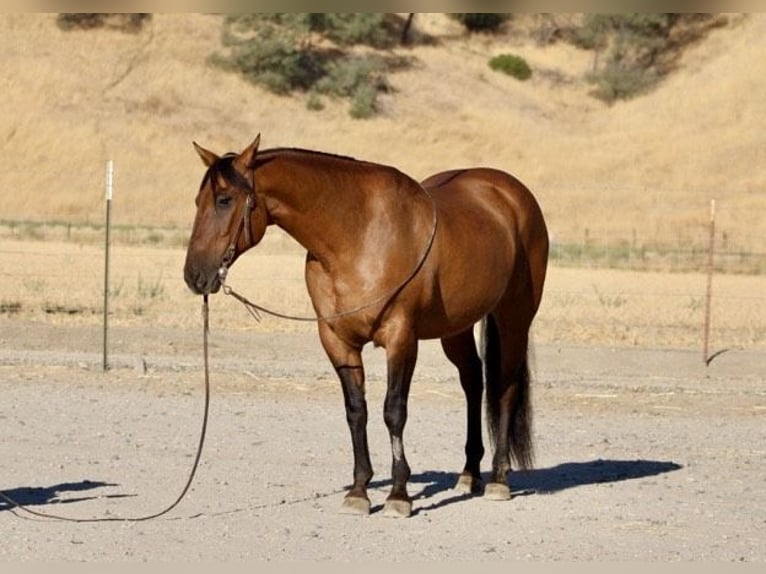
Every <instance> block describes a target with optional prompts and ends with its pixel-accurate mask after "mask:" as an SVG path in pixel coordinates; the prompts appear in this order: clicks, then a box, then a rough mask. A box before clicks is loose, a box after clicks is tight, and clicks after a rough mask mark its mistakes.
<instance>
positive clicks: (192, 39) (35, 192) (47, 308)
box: [0, 14, 766, 348]
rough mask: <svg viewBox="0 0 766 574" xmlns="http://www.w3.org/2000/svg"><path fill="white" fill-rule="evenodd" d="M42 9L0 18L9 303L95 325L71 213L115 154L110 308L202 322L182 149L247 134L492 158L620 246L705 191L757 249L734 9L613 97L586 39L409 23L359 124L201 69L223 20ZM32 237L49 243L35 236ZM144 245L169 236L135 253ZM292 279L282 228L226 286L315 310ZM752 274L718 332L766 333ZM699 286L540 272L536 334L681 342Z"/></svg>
mask: <svg viewBox="0 0 766 574" xmlns="http://www.w3.org/2000/svg"><path fill="white" fill-rule="evenodd" d="M54 20H55V16H54V15H50V14H48V15H46V14H5V15H0V47H1V48H2V50H3V54H4V69H3V76H4V86H3V96H4V98H5V105H6V109H7V110H13V113H6V114H3V116H2V118H0V143H1V144H2V146H3V152H4V153H3V159H2V162H3V163H2V170H0V183H1V184H2V187H3V190H4V192H3V210H2V214H1V215H0V217H2V219H3V220H5V221H16V222H21V223H20V224H19V226H17V227H16V228H15V229H14V231H13V234H14V236H15V237H16V238H15V239H13V240H8V239H0V260H1V263H2V269H3V270H4V271H3V275H4V276H3V281H2V283H1V285H2V288H1V289H0V316H1V317H8V316H14V317H26V318H34V319H40V318H43V319H45V320H51V321H58V320H66V321H81V322H86V323H88V324H90V323H93V324H94V325H95V324H97V323H98V322H99V321H100V313H101V302H102V294H101V292H102V287H103V286H102V283H101V282H102V279H101V266H102V265H103V252H102V249H103V248H102V247H101V246H100V245H99V244H98V242H97V241H96V242H93V232H92V231H90V232H89V231H88V230H87V227H81V225H82V224H83V223H85V224H87V223H94V224H98V223H101V221H102V220H103V212H104V205H103V197H102V196H103V191H102V190H103V179H104V173H103V172H104V164H105V161H106V160H107V159H110V158H111V159H113V160H114V161H115V164H116V174H115V183H116V189H115V200H114V205H113V222H114V223H115V225H117V226H122V227H119V229H120V230H121V231H120V232H119V233H120V234H122V235H120V236H119V237H118V242H117V245H116V247H115V253H114V261H115V263H114V272H113V289H114V290H115V293H114V297H113V306H114V307H113V318H114V321H115V322H117V323H120V322H123V323H129V322H138V321H146V320H151V321H153V322H156V323H158V324H169V325H178V326H191V325H195V326H196V325H197V323H198V301H197V300H196V299H195V298H194V297H192V296H191V295H190V294H189V293H188V291H187V290H186V288H185V286H184V284H183V281H182V279H181V267H182V265H183V249H182V241H183V238H184V237H185V235H186V230H187V229H188V228H189V226H190V223H191V220H192V218H193V214H194V203H193V197H194V194H195V192H196V189H197V186H198V184H199V179H200V177H201V175H202V166H201V165H200V164H199V160H198V159H197V157H196V155H195V154H194V152H193V150H192V147H191V142H192V141H193V140H195V141H198V142H200V143H202V144H203V145H205V146H207V147H209V148H211V149H214V150H221V151H226V150H230V149H236V148H241V147H243V146H244V145H245V144H246V143H248V142H249V140H250V139H251V138H252V137H254V136H255V134H256V133H258V132H261V133H262V134H263V142H264V146H266V147H272V146H281V145H286V146H301V147H308V148H315V149H321V150H325V151H332V152H337V153H344V154H350V155H354V156H356V157H360V158H364V159H369V160H372V161H377V162H380V163H387V164H393V165H396V166H398V167H399V168H400V169H402V170H403V171H405V172H407V173H410V174H411V175H412V176H413V177H416V178H423V177H425V176H427V175H429V174H431V173H433V172H436V171H439V170H442V169H445V168H452V167H458V166H469V165H478V164H482V165H490V166H495V167H500V168H504V169H506V170H508V171H510V172H512V173H514V174H515V175H517V176H518V177H520V178H521V179H522V180H523V181H525V182H526V183H527V184H528V185H529V186H530V187H531V188H532V189H533V190H534V191H535V193H536V194H537V196H538V197H539V199H540V201H541V203H542V206H543V209H544V212H545V214H546V217H547V220H548V223H549V227H550V231H551V235H552V237H553V238H554V240H558V241H579V240H580V239H581V238H582V236H583V233H584V230H585V229H588V230H589V232H590V233H591V234H592V236H593V237H601V236H606V234H609V237H611V238H613V239H615V240H616V239H620V238H621V239H628V240H631V239H632V238H634V234H635V235H637V236H638V239H639V241H641V240H646V239H648V238H651V239H659V240H662V239H663V238H665V241H666V242H668V243H670V244H671V245H674V244H675V243H676V242H677V241H678V240H679V238H689V239H690V240H693V241H699V240H701V241H703V242H704V240H705V238H706V233H707V231H706V222H707V215H708V203H709V200H710V198H711V197H715V198H716V199H717V200H718V206H719V207H718V229H719V232H722V233H723V232H725V233H726V234H727V237H728V241H729V243H730V246H736V247H739V248H742V249H747V250H752V251H761V252H763V251H764V244H765V243H766V217H764V213H766V209H765V208H766V193H764V191H766V167H764V163H763V158H764V157H766V147H764V146H765V144H764V141H765V140H764V138H763V133H762V132H763V130H762V128H763V126H762V124H763V121H762V119H763V118H764V117H766V59H764V58H763V57H762V55H763V52H764V49H765V48H766V16H764V15H760V14H753V15H750V16H748V17H746V18H742V17H739V16H732V17H731V19H730V23H729V24H728V25H727V26H726V27H724V28H721V29H718V30H715V31H714V32H712V33H711V35H710V36H709V37H708V38H707V39H706V40H705V41H704V42H702V43H700V44H698V45H696V46H695V47H694V48H692V49H691V50H689V51H688V52H687V53H686V54H685V56H684V58H683V59H682V61H681V66H680V70H679V71H678V72H677V73H676V74H674V75H673V76H672V77H671V78H669V79H668V80H667V81H666V82H665V83H664V84H663V85H661V86H660V87H659V89H657V90H656V91H655V92H653V93H651V94H649V95H647V96H644V97H641V98H639V99H636V100H632V101H629V102H623V103H618V104H616V105H614V106H611V107H608V106H606V105H604V104H603V103H601V102H599V101H598V100H595V99H593V98H591V97H590V96H589V95H588V90H589V89H590V87H589V86H588V85H587V84H585V83H584V82H583V81H582V79H581V78H582V76H583V72H584V71H586V70H587V69H588V68H589V66H590V65H591V59H590V58H591V56H590V55H589V54H588V53H586V52H583V51H578V50H576V49H573V48H570V47H567V46H564V45H562V44H555V45H551V46H540V45H538V44H537V43H536V42H535V41H534V40H533V39H532V38H530V37H528V36H526V35H524V34H523V33H515V34H512V35H510V36H508V37H507V38H505V39H502V40H498V39H494V40H491V39H489V38H487V37H485V36H474V37H465V36H463V35H462V33H461V31H460V29H459V27H458V26H457V25H456V24H454V23H450V21H448V20H446V19H445V18H444V17H443V16H440V15H420V16H419V17H418V20H419V22H418V25H419V26H420V28H421V30H425V31H427V32H428V33H430V34H432V35H433V36H434V37H435V38H436V40H437V45H418V46H416V47H414V48H412V49H398V50H397V53H398V54H399V55H403V56H406V57H410V58H413V59H414V61H415V65H414V66H412V67H411V68H409V69H405V70H402V71H399V72H397V73H395V74H393V75H392V76H391V77H390V80H391V83H392V84H393V86H394V88H395V93H394V94H393V95H390V96H385V97H384V98H383V107H384V113H383V114H382V115H381V116H380V117H377V118H374V119H371V120H367V121H356V120H352V119H351V118H349V117H348V114H347V109H346V104H345V103H338V104H333V103H329V104H328V105H327V107H326V109H325V110H324V111H322V112H320V113H317V112H311V111H308V110H307V109H306V107H305V101H304V100H303V99H297V98H296V99H291V98H283V97H277V96H274V95H271V94H267V93H265V92H263V91H261V90H259V89H258V88H256V87H254V86H252V85H250V84H248V83H246V82H244V81H243V80H241V79H239V78H238V77H236V76H234V75H230V74H227V73H224V72H222V71H220V70H217V69H215V68H212V67H210V66H208V65H207V64H206V58H207V57H208V55H210V53H212V52H213V51H214V50H215V49H216V48H217V46H218V44H219V40H218V35H219V31H220V17H219V16H214V15H190V14H158V15H154V17H153V19H152V21H151V23H150V24H149V26H148V28H147V30H146V31H145V32H143V33H141V34H137V35H135V34H122V33H119V32H116V31H109V30H95V31H88V32H77V31H75V32H62V31H61V30H59V29H58V28H57V27H56V25H55V21H54ZM522 24H523V22H522ZM502 52H513V53H517V54H520V55H522V56H523V57H524V58H525V59H526V60H527V61H528V62H529V63H530V64H531V65H532V67H533V68H534V71H535V72H534V75H533V77H532V78H531V79H530V80H529V81H527V82H518V81H516V80H514V79H512V78H509V77H507V76H504V75H502V74H497V73H493V72H492V71H491V70H490V69H489V67H488V66H487V61H488V60H489V58H490V57H491V56H493V55H496V54H498V53H502ZM35 221H60V222H65V223H75V224H78V225H75V226H73V227H67V226H62V227H60V228H56V229H57V231H56V233H57V234H59V235H58V236H54V237H51V235H50V234H51V231H50V228H48V229H46V230H44V231H41V230H40V228H36V227H33V226H30V225H29V222H35ZM139 226H147V227H146V228H141V227H139ZM154 228H160V229H154ZM173 228H176V230H175V231H174V230H173ZM7 230H8V226H7V225H6V226H3V233H6V234H7ZM78 234H80V236H78ZM54 235H55V234H54ZM62 235H64V236H62ZM125 235H127V239H126V238H125ZM38 236H40V237H38ZM43 236H45V237H46V238H48V239H50V240H51V241H48V242H40V241H39V239H40V238H41V237H43ZM136 237H138V239H136ZM179 238H180V239H179ZM136 242H138V243H142V242H143V243H145V244H150V245H151V244H158V245H161V246H162V247H140V246H128V245H127V243H136ZM301 277H302V256H301V254H300V253H299V252H297V251H296V250H295V249H294V248H293V247H290V246H289V242H287V241H286V240H284V239H283V238H282V237H280V236H278V235H274V236H273V237H271V238H270V239H268V240H267V243H266V244H265V245H264V246H262V248H261V249H259V250H258V253H257V254H255V253H254V254H253V255H252V256H249V257H246V258H244V259H242V260H241V261H240V262H239V263H238V264H237V266H236V268H235V269H234V270H233V273H232V279H231V280H232V282H234V283H235V284H236V285H241V286H242V287H243V290H245V291H246V292H247V293H248V294H251V293H252V294H253V296H254V297H257V298H258V300H259V301H262V302H263V303H266V304H272V305H274V306H275V307H277V308H282V309H284V308H289V309H290V310H291V311H292V312H299V313H300V312H303V311H305V312H306V313H308V311H309V306H308V299H307V296H306V294H305V288H304V287H303V283H302V278H301ZM764 287H766V286H765V285H764V278H763V276H754V277H719V278H716V288H717V295H718V298H717V299H716V308H715V309H714V321H713V330H714V331H713V340H714V344H715V345H717V346H719V347H722V346H729V347H730V346H742V347H748V348H750V347H755V348H764V346H766V335H765V333H764V331H765V329H764V325H766V317H764V308H766V306H765V305H763V299H759V298H758V297H759V296H760V297H762V295H761V294H762V293H764V292H766V289H764ZM703 296H704V277H703V276H702V275H699V274H685V275H681V274H676V275H667V274H659V273H636V272H631V271H596V270H578V269H563V268H557V267H553V268H552V270H551V273H550V279H549V284H548V290H547V292H546V297H545V300H544V304H543V308H542V309H541V313H540V317H539V321H538V322H537V324H536V327H535V329H536V337H537V339H538V340H542V341H549V342H554V341H568V342H579V343H584V344H591V343H597V344H620V345H643V346H675V347H679V346H680V347H694V346H697V345H698V344H700V343H699V341H700V331H701V324H702V315H701V313H702V311H701V309H702V308H701V301H702V297H703ZM215 307H216V308H217V309H216V314H215V321H218V322H220V324H225V325H227V326H233V327H238V328H248V329H267V330H274V329H285V328H287V329H312V328H313V327H311V326H305V325H300V324H291V323H286V324H283V323H279V322H275V321H271V320H269V321H266V322H264V323H263V324H261V325H254V324H252V323H251V321H250V319H249V317H248V316H247V314H246V313H245V312H244V311H243V310H242V309H241V308H240V307H238V306H237V305H235V303H234V302H233V301H230V300H223V298H220V297H219V298H217V299H216V300H215Z"/></svg>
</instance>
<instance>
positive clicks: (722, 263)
mask: <svg viewBox="0 0 766 574" xmlns="http://www.w3.org/2000/svg"><path fill="white" fill-rule="evenodd" d="M748 239H749V243H750V244H751V245H760V246H763V249H752V248H750V247H744V246H742V245H739V244H737V243H734V242H732V241H731V240H730V238H729V234H728V233H727V232H726V231H725V230H724V231H720V232H716V234H715V243H714V250H713V268H714V271H715V272H716V273H737V274H752V275H763V274H766V237H753V236H751V237H749V238H748ZM708 256H709V242H708V237H706V236H705V234H703V233H701V234H700V235H699V236H698V237H688V236H681V235H678V236H676V237H675V238H673V237H666V238H658V237H641V236H638V235H636V234H633V235H632V236H630V237H619V236H615V235H614V234H607V233H598V232H591V231H586V232H585V233H583V235H582V236H580V237H566V236H560V235H559V236H554V237H553V238H552V240H551V246H550V260H551V262H553V263H555V264H557V265H561V266H566V267H583V268H611V269H631V270H636V271H670V272H694V271H702V270H705V269H706V267H707V264H708Z"/></svg>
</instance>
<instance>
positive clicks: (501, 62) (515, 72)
mask: <svg viewBox="0 0 766 574" xmlns="http://www.w3.org/2000/svg"><path fill="white" fill-rule="evenodd" d="M489 67H490V68H492V69H493V70H496V71H498V72H503V73H504V74H508V75H509V76H513V77H514V78H516V79H517V80H522V81H523V80H528V79H529V78H531V77H532V68H530V67H529V64H527V62H526V60H524V58H522V57H520V56H515V55H513V54H500V55H499V56H495V57H494V58H492V59H491V60H490V61H489Z"/></svg>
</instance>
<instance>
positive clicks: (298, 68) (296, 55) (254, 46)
mask: <svg viewBox="0 0 766 574" xmlns="http://www.w3.org/2000/svg"><path fill="white" fill-rule="evenodd" d="M388 38H389V36H388V32H387V31H386V28H385V27H384V26H383V15H382V14H249V15H245V16H228V17H227V18H226V19H225V20H224V30H223V34H222V43H223V45H224V46H225V47H226V48H227V49H228V53H227V54H225V55H224V54H220V53H219V54H214V55H213V56H212V58H211V59H212V61H213V63H215V64H217V65H219V66H222V67H225V68H226V69H229V70H232V71H236V72H239V73H241V74H243V75H244V77H245V78H247V79H248V80H249V81H251V82H253V83H256V84H258V85H261V86H263V87H264V88H266V89H268V90H270V91H272V92H274V93H278V94H288V93H290V92H292V91H301V92H306V93H307V94H308V101H307V104H306V105H307V107H308V108H309V109H311V110H319V109H322V108H323V107H324V106H323V104H322V101H321V97H320V95H329V96H335V97H341V98H347V99H350V100H351V101H352V105H351V109H350V110H349V113H350V114H351V115H352V116H353V117H356V118H363V117H370V116H371V115H373V114H374V113H375V111H376V105H375V103H376V98H377V94H378V92H379V91H381V90H385V89H387V86H388V84H387V82H386V79H385V68H386V66H385V63H384V61H383V59H381V58H377V57H375V56H374V55H373V56H361V55H354V56H351V55H349V54H348V53H347V52H346V50H345V48H347V47H348V46H352V45H355V44H366V45H370V46H375V47H382V46H385V45H386V44H387V42H388Z"/></svg>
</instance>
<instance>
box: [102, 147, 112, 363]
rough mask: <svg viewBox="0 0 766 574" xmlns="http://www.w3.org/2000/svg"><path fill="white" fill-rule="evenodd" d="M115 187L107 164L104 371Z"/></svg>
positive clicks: (106, 357) (106, 352) (110, 161)
mask: <svg viewBox="0 0 766 574" xmlns="http://www.w3.org/2000/svg"><path fill="white" fill-rule="evenodd" d="M113 187H114V162H113V161H112V160H111V159H110V160H109V161H107V162H106V190H105V194H104V198H105V199H106V225H105V226H104V228H105V235H104V362H103V367H104V371H107V370H108V369H109V357H108V338H109V247H110V245H111V235H112V191H113Z"/></svg>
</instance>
